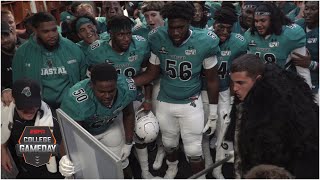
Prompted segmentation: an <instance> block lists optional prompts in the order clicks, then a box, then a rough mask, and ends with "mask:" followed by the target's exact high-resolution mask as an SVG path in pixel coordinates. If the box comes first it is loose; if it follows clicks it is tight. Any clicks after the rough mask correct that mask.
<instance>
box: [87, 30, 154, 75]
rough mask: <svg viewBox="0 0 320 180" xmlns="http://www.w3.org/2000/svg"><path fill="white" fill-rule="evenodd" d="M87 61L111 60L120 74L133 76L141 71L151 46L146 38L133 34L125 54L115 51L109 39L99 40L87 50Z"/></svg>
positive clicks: (94, 62)
mask: <svg viewBox="0 0 320 180" xmlns="http://www.w3.org/2000/svg"><path fill="white" fill-rule="evenodd" d="M87 53H88V54H87V63H88V65H89V66H90V65H94V64H99V63H104V62H109V63H111V64H113V65H114V67H115V68H116V70H117V71H118V73H119V74H124V75H125V76H127V77H133V76H135V75H137V74H138V73H139V72H140V71H141V65H142V62H143V61H144V60H146V59H148V58H149V57H150V48H149V45H148V42H147V41H146V39H145V38H143V37H141V36H136V35H133V36H132V41H131V44H130V46H129V49H128V50H127V51H125V52H123V54H119V53H118V52H116V51H114V50H113V49H112V47H111V46H110V44H109V41H108V40H97V41H95V42H94V43H92V44H91V45H90V46H89V47H88V50H87Z"/></svg>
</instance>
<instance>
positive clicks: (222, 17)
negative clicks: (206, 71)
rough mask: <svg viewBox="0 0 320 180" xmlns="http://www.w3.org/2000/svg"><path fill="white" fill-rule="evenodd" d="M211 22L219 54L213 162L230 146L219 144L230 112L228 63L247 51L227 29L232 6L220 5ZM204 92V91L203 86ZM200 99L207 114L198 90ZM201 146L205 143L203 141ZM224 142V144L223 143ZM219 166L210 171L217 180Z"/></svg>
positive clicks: (242, 41) (232, 19)
mask: <svg viewBox="0 0 320 180" xmlns="http://www.w3.org/2000/svg"><path fill="white" fill-rule="evenodd" d="M213 19H214V20H215V22H214V24H213V28H214V32H215V33H216V34H217V36H218V37H219V38H220V43H219V47H220V50H221V51H220V53H219V54H218V55H217V57H218V67H219V68H218V75H219V80H220V82H219V101H218V102H219V103H218V116H219V118H218V120H217V130H216V132H215V134H214V138H212V139H211V140H216V142H215V143H214V142H212V143H213V144H215V148H216V158H215V160H216V162H217V161H219V160H222V159H223V158H224V157H225V153H226V152H227V151H230V150H232V149H230V148H231V147H232V146H226V145H224V144H222V142H223V136H224V133H225V131H226V128H227V127H228V125H229V123H230V119H229V112H230V109H231V106H230V104H231V102H232V100H231V97H230V90H229V86H230V76H229V68H230V65H231V63H232V60H233V59H235V58H236V57H238V56H240V55H241V54H246V52H247V43H246V40H245V39H244V37H243V36H242V35H240V34H236V33H232V32H231V29H232V26H233V24H234V23H235V22H236V21H237V14H236V11H235V7H234V6H233V5H232V4H231V3H224V4H223V5H222V6H221V9H219V10H217V11H216V12H215V13H214V17H213ZM203 85H204V90H205V89H206V87H205V85H206V84H205V83H203ZM202 93H203V94H202V100H203V102H204V110H205V116H207V115H208V113H207V109H208V105H209V104H208V99H207V96H206V94H207V92H206V91H202ZM204 143H205V141H204ZM224 143H227V142H224ZM204 155H205V159H206V161H207V159H209V158H208V157H210V156H208V155H206V153H204ZM221 167H222V166H219V167H217V168H215V169H214V170H213V176H214V177H215V178H217V179H221V178H223V175H222V172H221Z"/></svg>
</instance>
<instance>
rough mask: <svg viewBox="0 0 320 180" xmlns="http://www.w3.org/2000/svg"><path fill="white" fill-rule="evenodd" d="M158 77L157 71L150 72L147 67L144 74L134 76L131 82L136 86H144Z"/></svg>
mask: <svg viewBox="0 0 320 180" xmlns="http://www.w3.org/2000/svg"><path fill="white" fill-rule="evenodd" d="M152 69H153V68H152ZM158 75H159V71H157V70H155V71H154V72H152V70H151V69H150V68H149V67H148V68H147V70H146V71H145V72H143V73H141V74H139V75H137V76H135V77H134V78H133V80H134V83H135V85H136V86H144V85H146V84H149V83H151V81H152V80H154V79H156V78H157V77H158Z"/></svg>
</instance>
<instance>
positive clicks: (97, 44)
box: [90, 40, 100, 50]
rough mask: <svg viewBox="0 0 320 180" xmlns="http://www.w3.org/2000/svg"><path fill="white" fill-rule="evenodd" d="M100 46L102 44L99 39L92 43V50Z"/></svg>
mask: <svg viewBox="0 0 320 180" xmlns="http://www.w3.org/2000/svg"><path fill="white" fill-rule="evenodd" d="M99 46H100V41H99V40H97V41H95V42H93V43H92V44H91V45H90V47H91V50H94V49H96V48H98V47H99Z"/></svg>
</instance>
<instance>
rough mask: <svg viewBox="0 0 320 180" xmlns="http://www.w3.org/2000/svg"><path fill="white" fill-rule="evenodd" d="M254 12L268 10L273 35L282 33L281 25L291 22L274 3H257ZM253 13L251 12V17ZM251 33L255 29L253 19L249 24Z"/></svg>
mask: <svg viewBox="0 0 320 180" xmlns="http://www.w3.org/2000/svg"><path fill="white" fill-rule="evenodd" d="M254 12H255V13H256V12H270V21H271V27H270V29H271V31H270V32H271V33H274V34H275V35H278V36H279V35H280V34H281V33H282V26H283V25H289V24H292V23H293V22H292V21H291V20H290V19H289V18H288V17H287V16H286V15H285V14H284V13H283V12H282V11H281V9H280V8H279V7H277V6H276V5H275V4H274V3H271V2H264V3H262V4H261V5H259V6H258V7H257V8H256V9H255V11H254ZM255 13H254V14H253V18H254V17H255ZM251 27H252V28H251V34H254V31H257V29H256V27H255V25H254V21H252V26H251Z"/></svg>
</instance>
